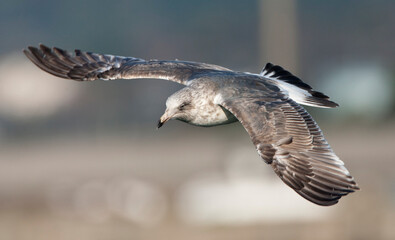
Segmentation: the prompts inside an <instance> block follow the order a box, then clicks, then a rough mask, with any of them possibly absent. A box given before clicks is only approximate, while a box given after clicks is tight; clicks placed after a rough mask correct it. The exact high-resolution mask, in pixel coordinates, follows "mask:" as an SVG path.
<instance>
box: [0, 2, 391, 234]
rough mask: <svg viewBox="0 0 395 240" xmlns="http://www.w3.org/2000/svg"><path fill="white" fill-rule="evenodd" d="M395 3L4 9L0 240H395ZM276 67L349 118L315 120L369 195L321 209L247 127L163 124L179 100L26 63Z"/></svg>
mask: <svg viewBox="0 0 395 240" xmlns="http://www.w3.org/2000/svg"><path fill="white" fill-rule="evenodd" d="M394 11H395V2H394V1H390V0H388V1H384V0H377V1H369V0H358V1H356V0H353V1H340V0H333V1H308V0H302V1H292V0H284V1H275V0H267V1H258V0H256V1H237V0H228V1H219V0H200V1H180V0H172V1H160V0H148V1H147V0H144V1H143V0H135V1H125V0H124V1H93V0H91V1H76V0H69V1H50V0H40V1H28V0H18V1H11V0H2V1H1V2H0V32H1V37H0V72H1V74H0V239H16V240H23V239H40V240H46V239H88V240H89V239H103V240H105V239H174V240H177V239H196V240H199V239H213V240H217V239H315V240H317V239H395V230H394V227H393V226H394V225H395V181H394V180H395V175H394V173H393V169H394V167H395V162H394V161H395V153H394V147H395V97H394V93H395V81H394V78H395V70H394V69H395V41H394V39H395V28H394V24H395V14H394ZM38 43H44V44H46V45H49V46H57V47H60V48H64V49H68V50H73V49H75V48H79V49H82V50H86V51H92V52H98V53H109V54H116V55H126V56H134V57H139V58H144V59H181V60H189V61H197V62H206V63H213V64H217V65H221V66H225V67H228V68H231V69H234V70H239V71H248V72H254V73H259V72H260V70H261V68H262V67H263V66H264V65H265V64H266V62H268V61H270V62H273V63H275V64H280V65H282V66H283V67H284V68H286V69H288V70H290V71H291V72H293V73H295V74H297V75H298V76H299V77H300V78H301V79H303V80H304V81H305V82H307V83H308V84H310V85H312V86H313V87H314V88H315V89H317V90H319V91H322V92H324V93H326V94H327V95H329V96H331V98H332V99H333V100H334V101H336V102H338V103H339V104H340V107H339V108H337V109H312V108H308V110H309V111H310V112H311V114H312V115H313V117H314V118H315V119H316V120H317V121H318V123H319V124H320V126H321V128H322V129H323V131H324V133H325V136H326V137H327V140H328V141H329V143H330V144H331V145H332V147H333V149H334V150H335V152H336V153H337V155H338V156H339V157H340V158H341V159H342V160H343V161H344V162H345V163H346V166H347V168H348V169H349V170H350V172H351V173H352V175H353V176H354V177H355V179H356V181H357V182H358V183H359V185H360V187H361V189H362V190H361V191H358V192H356V193H353V194H351V195H349V196H347V197H345V198H344V199H341V201H340V202H339V204H337V205H335V206H332V207H320V206H315V205H313V204H312V203H310V202H308V201H306V200H304V199H303V198H301V197H299V195H297V194H296V193H295V192H293V191H292V190H291V189H290V188H288V187H287V186H286V185H285V184H283V183H282V182H281V181H280V179H278V178H277V177H276V176H275V174H274V173H273V171H272V169H271V167H270V166H267V165H266V164H264V163H263V161H261V159H260V158H259V156H258V154H257V153H256V151H255V148H254V146H253V145H252V144H251V142H250V140H249V137H248V135H247V133H246V132H245V131H244V129H243V128H242V126H241V125H240V124H238V123H237V124H232V125H227V126H220V127H215V128H198V127H194V126H190V125H187V124H185V123H181V122H176V121H171V122H169V123H168V124H166V126H164V127H163V128H161V129H160V130H159V131H158V130H156V123H157V120H158V119H159V117H160V116H161V114H162V113H163V111H164V109H165V100H166V98H167V97H168V96H169V95H171V94H172V93H173V92H174V91H176V90H178V89H180V88H181V86H180V85H178V84H175V83H171V82H166V81H160V80H134V81H122V80H120V81H109V82H101V81H97V82H88V83H85V82H84V83H80V82H74V81H67V80H63V79H60V78H56V77H53V76H51V75H49V74H47V73H44V72H43V71H41V70H39V69H38V68H37V67H35V66H34V65H33V64H32V63H31V62H29V61H28V60H27V59H26V58H25V57H24V56H23V54H22V49H23V48H25V47H26V46H28V45H33V46H37V45H38Z"/></svg>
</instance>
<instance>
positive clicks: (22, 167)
mask: <svg viewBox="0 0 395 240" xmlns="http://www.w3.org/2000/svg"><path fill="white" fill-rule="evenodd" d="M176 128H181V129H182V131H174V130H175V129H176ZM324 130H325V131H326V132H327V134H326V135H327V138H328V140H329V141H330V143H332V146H333V148H334V149H335V150H336V152H337V154H338V155H339V156H340V157H341V158H342V159H343V160H344V161H345V162H346V166H347V167H348V169H349V170H350V171H351V173H352V174H353V176H354V177H355V178H356V180H357V181H358V183H359V185H360V187H361V189H362V190H361V191H358V192H356V193H353V194H351V195H349V196H347V197H345V198H344V199H342V200H341V201H340V203H339V204H338V205H336V206H334V207H332V208H333V213H332V214H331V215H329V216H328V217H325V218H323V219H320V220H317V221H301V222H298V221H291V222H282V223H281V222H280V223H279V222H277V223H270V222H267V221H265V222H255V223H246V224H243V223H241V224H240V225H232V224H231V225H227V224H210V223H208V224H193V223H187V222H185V221H183V220H182V219H180V218H179V217H178V214H177V212H176V209H177V207H176V206H175V204H176V201H174V199H175V198H176V194H177V191H178V190H179V187H180V186H181V185H182V184H183V183H184V182H186V181H188V179H190V178H191V177H193V176H194V175H196V173H198V172H202V171H203V172H204V171H210V170H212V169H217V170H221V169H222V168H223V167H224V165H226V164H227V162H226V161H227V160H226V159H227V158H228V157H229V156H228V155H227V152H231V151H232V149H234V148H238V147H246V148H250V150H251V152H254V148H253V146H252V144H250V142H249V139H248V136H247V134H245V133H244V130H243V129H242V128H241V126H237V125H235V124H234V125H233V126H225V127H219V128H209V129H205V128H203V129H199V128H196V127H188V126H186V125H185V124H182V123H178V122H177V123H176V122H173V123H170V124H169V126H165V128H164V129H163V130H162V129H161V130H160V131H156V130H154V127H152V128H147V129H145V130H144V131H143V130H140V131H138V130H135V129H128V130H126V131H124V132H123V133H118V134H114V133H113V134H105V133H102V134H103V135H99V136H84V135H80V136H76V135H70V136H67V137H64V136H55V137H53V138H52V139H45V140H42V141H31V140H26V141H23V142H18V143H15V144H13V143H3V145H2V147H1V152H0V159H1V169H0V189H1V191H0V238H1V239H42V240H45V239H130V238H132V239H284V238H285V239H290V238H292V239H393V238H394V236H395V231H394V229H393V227H392V226H394V224H395V212H394V208H395V204H394V203H395V199H394V198H395V196H394V174H393V171H392V170H393V168H394V161H393V160H394V159H395V154H394V151H393V147H394V146H395V139H394V135H393V133H394V132H395V125H387V126H381V127H379V128H377V129H372V128H362V127H351V128H349V129H339V128H338V127H330V128H328V129H325V128H324ZM136 133H137V134H136ZM143 134H144V135H143ZM254 154H255V152H254ZM255 158H256V159H255V160H256V161H255V162H254V163H253V164H256V166H257V167H258V166H261V165H263V163H262V162H261V161H260V160H259V158H258V156H256V157H255ZM245 160H246V161H250V159H245ZM265 167H267V168H269V167H268V166H265ZM262 174H264V173H262ZM265 174H266V173H265ZM273 176H274V175H273ZM122 178H131V179H142V180H144V181H148V182H150V183H152V184H153V185H155V186H157V187H158V188H159V189H160V190H161V191H162V192H163V193H164V196H165V199H166V205H167V206H166V208H167V211H166V213H165V214H164V215H163V216H162V217H161V218H160V220H158V221H155V222H154V223H152V222H148V224H144V222H143V224H141V222H140V223H139V222H138V221H135V220H133V219H132V220H130V219H128V218H127V217H126V218H125V217H122V216H120V215H117V214H116V212H111V211H110V210H108V209H107V210H103V209H102V206H107V205H106V204H103V202H102V201H103V199H100V197H103V196H101V195H100V194H98V195H97V197H95V195H94V194H95V192H93V198H92V199H88V200H87V201H88V203H89V204H88V205H82V207H81V208H78V209H79V212H78V211H76V207H75V206H73V204H75V199H74V198H75V195H76V192H77V193H78V192H79V191H80V190H79V188H80V187H81V186H84V185H86V184H91V183H92V182H95V183H100V184H109V183H110V184H116V183H117V179H122ZM284 188H286V186H285V185H284ZM62 189H63V190H62ZM88 189H89V188H88ZM54 193H55V195H54ZM56 194H58V195H60V196H56ZM96 194H97V192H96ZM251 194H252V195H251V198H253V197H254V193H251ZM295 195H296V193H295ZM54 196H55V197H54ZM267 201H276V196H275V195H274V196H267ZM289 204H292V203H289ZM91 205H97V206H96V207H92V206H91ZM84 207H85V208H87V209H84ZM103 211H104V212H103ZM257 211H259V209H257Z"/></svg>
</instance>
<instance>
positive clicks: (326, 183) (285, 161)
mask: <svg viewBox="0 0 395 240" xmlns="http://www.w3.org/2000/svg"><path fill="white" fill-rule="evenodd" d="M270 95H271V96H270ZM217 99H221V102H220V103H219V104H220V105H221V106H223V107H224V108H226V109H227V110H229V111H230V112H231V113H232V114H233V115H235V117H236V118H237V119H238V120H239V121H240V122H241V123H242V125H243V126H244V128H245V129H246V130H247V132H248V133H249V135H250V137H251V139H252V141H253V143H254V144H255V146H256V149H257V151H258V153H259V155H260V156H261V157H262V158H263V159H264V161H265V162H266V163H268V164H270V165H271V166H272V167H273V169H274V171H275V173H276V174H277V175H278V176H279V177H280V178H281V179H282V181H284V183H286V184H287V185H288V186H290V187H291V188H293V189H294V190H295V191H296V192H297V193H299V194H300V195H301V196H303V197H304V198H306V199H307V200H309V201H311V202H313V203H316V204H319V205H325V206H329V205H333V204H335V203H337V202H338V200H339V199H340V198H341V197H342V196H344V195H347V194H348V193H350V192H353V191H354V190H357V189H359V188H358V186H357V184H356V183H355V181H354V179H353V177H351V175H350V173H349V172H348V171H347V169H346V168H345V167H344V163H343V162H342V161H341V160H340V159H339V158H338V157H337V156H336V155H335V153H334V152H333V151H332V149H331V147H330V146H329V144H328V143H327V141H326V140H325V138H324V136H323V134H322V132H321V130H320V128H319V127H318V125H317V124H316V122H315V121H314V120H313V118H312V117H311V116H310V115H309V114H308V113H307V112H306V110H305V109H303V107H301V106H300V105H298V104H297V103H295V102H294V101H293V100H291V99H289V98H287V97H286V96H284V95H281V93H275V92H271V93H270V92H268V91H266V93H265V94H264V95H259V94H258V95H256V94H255V97H254V93H252V94H251V92H249V93H246V94H244V95H243V94H241V96H240V97H239V96H237V97H232V96H230V95H229V96H226V94H222V95H221V96H220V97H219V98H217Z"/></svg>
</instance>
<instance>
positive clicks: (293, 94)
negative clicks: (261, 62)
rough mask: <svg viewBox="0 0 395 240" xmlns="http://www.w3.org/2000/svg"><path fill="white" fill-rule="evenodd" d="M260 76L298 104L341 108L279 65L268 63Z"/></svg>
mask: <svg viewBox="0 0 395 240" xmlns="http://www.w3.org/2000/svg"><path fill="white" fill-rule="evenodd" d="M259 75H261V76H263V77H266V78H268V79H271V80H273V81H274V82H275V84H276V85H278V86H279V87H280V88H281V89H283V90H285V91H286V92H287V93H288V95H289V97H290V98H292V99H293V100H294V101H296V102H297V103H300V104H303V105H308V106H313V107H322V108H334V107H337V106H339V104H337V103H335V102H333V101H331V100H329V97H328V96H327V95H325V94H323V93H321V92H317V91H314V90H313V89H312V87H311V86H310V85H308V84H307V83H305V82H303V81H302V80H300V79H299V78H298V77H296V76H295V75H293V74H292V73H290V72H289V71H287V70H285V69H283V68H282V67H280V66H278V65H273V64H271V63H267V64H266V66H265V67H264V68H263V69H262V72H261V73H260V74H259Z"/></svg>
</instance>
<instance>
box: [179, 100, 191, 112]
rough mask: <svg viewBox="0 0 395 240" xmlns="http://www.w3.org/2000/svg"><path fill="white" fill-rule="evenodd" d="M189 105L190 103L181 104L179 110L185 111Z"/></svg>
mask: <svg viewBox="0 0 395 240" xmlns="http://www.w3.org/2000/svg"><path fill="white" fill-rule="evenodd" d="M188 105H189V103H187V102H185V103H183V104H181V105H180V106H179V107H178V109H180V110H183V109H184V108H185V106H188Z"/></svg>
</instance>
